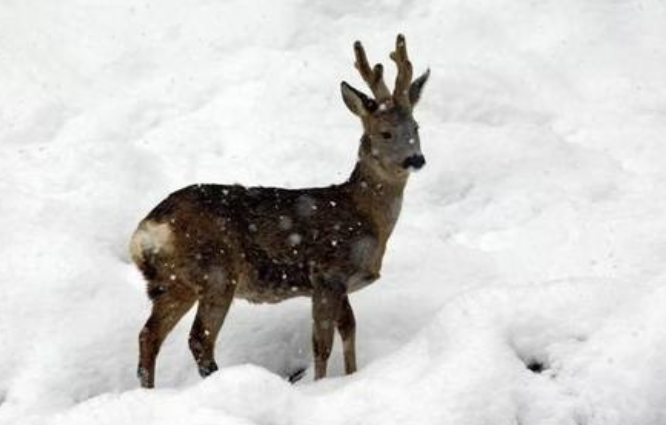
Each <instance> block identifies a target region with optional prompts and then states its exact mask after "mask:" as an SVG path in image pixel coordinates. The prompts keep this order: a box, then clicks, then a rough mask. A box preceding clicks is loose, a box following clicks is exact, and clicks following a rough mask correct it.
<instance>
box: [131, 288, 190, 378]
mask: <svg viewBox="0 0 666 425" xmlns="http://www.w3.org/2000/svg"><path fill="white" fill-rule="evenodd" d="M174 283H175V282H173V283H172V284H171V285H170V286H169V287H168V289H167V290H166V291H165V292H159V291H157V292H155V291H153V292H151V291H150V290H149V294H152V295H151V296H152V297H153V298H152V299H153V309H152V312H151V314H150V317H149V318H148V320H147V321H146V324H145V325H144V326H143V329H142V330H141V333H140V334H139V367H138V370H137V375H138V377H139V380H140V381H141V386H142V387H144V388H153V387H154V386H155V361H156V359H157V354H158V353H159V351H160V347H161V346H162V343H163V342H164V340H165V339H166V337H167V335H168V334H169V332H171V330H172V329H173V328H174V326H176V324H177V323H178V321H179V320H180V319H181V318H182V317H183V316H184V315H185V313H187V311H188V310H189V309H190V308H191V307H192V305H193V304H194V302H195V301H196V296H195V294H194V292H193V291H192V290H190V289H188V288H185V287H180V286H176V285H175V284H174Z"/></svg>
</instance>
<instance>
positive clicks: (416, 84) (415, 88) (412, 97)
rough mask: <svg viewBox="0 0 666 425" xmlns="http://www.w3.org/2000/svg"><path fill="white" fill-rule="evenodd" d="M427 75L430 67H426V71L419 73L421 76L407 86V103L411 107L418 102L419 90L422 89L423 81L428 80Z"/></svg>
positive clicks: (428, 75)
mask: <svg viewBox="0 0 666 425" xmlns="http://www.w3.org/2000/svg"><path fill="white" fill-rule="evenodd" d="M428 77H430V69H427V70H426V72H424V73H423V74H421V76H420V77H419V78H417V79H416V80H414V81H413V82H412V84H411V85H410V86H409V103H410V104H411V105H412V107H413V106H416V104H417V103H418V102H419V99H420V98H421V91H422V90H423V87H424V86H425V83H426V82H427V81H428Z"/></svg>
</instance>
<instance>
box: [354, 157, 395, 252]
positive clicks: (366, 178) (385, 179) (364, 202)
mask: <svg viewBox="0 0 666 425" xmlns="http://www.w3.org/2000/svg"><path fill="white" fill-rule="evenodd" d="M371 161H373V160H372V159H371V158H367V157H366V158H363V157H361V158H359V160H358V162H357V163H356V166H355V168H354V171H353V172H352V175H351V177H350V178H349V180H348V182H347V184H348V186H349V187H350V191H351V193H352V198H353V200H354V203H355V205H356V208H357V209H358V210H359V212H361V213H362V214H363V215H366V216H368V217H370V219H371V221H372V222H373V224H374V225H375V228H376V230H377V232H378V237H379V241H380V242H381V244H382V245H385V244H386V241H387V240H388V238H389V236H390V235H391V232H392V231H393V228H394V227H395V223H396V222H397V220H398V216H399V215H400V210H401V208H402V196H403V192H404V190H405V185H406V184H407V177H408V175H407V174H405V175H404V176H401V177H395V176H387V175H386V174H385V173H384V172H382V171H380V170H379V169H378V165H377V164H373V163H371Z"/></svg>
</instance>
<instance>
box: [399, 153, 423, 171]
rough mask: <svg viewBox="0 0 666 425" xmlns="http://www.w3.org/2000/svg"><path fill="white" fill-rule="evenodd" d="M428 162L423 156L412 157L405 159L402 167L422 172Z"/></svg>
mask: <svg viewBox="0 0 666 425" xmlns="http://www.w3.org/2000/svg"><path fill="white" fill-rule="evenodd" d="M425 163H426V160H425V158H424V157H423V155H412V156H410V157H408V158H407V159H405V160H404V161H403V163H402V167H403V168H404V169H406V170H414V171H416V170H420V169H421V168H423V166H424V165H425Z"/></svg>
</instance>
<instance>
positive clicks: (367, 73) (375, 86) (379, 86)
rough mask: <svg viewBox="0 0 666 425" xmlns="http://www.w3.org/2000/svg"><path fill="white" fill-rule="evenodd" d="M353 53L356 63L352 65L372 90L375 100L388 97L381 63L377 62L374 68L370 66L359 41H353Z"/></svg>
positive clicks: (388, 93) (389, 94) (389, 93)
mask: <svg viewBox="0 0 666 425" xmlns="http://www.w3.org/2000/svg"><path fill="white" fill-rule="evenodd" d="M354 53H355V54H356V63H354V66H355V67H356V69H358V72H359V73H360V74H361V77H363V80H365V82H366V83H367V84H368V86H369V87H370V90H372V94H373V95H374V96H375V100H377V101H382V100H384V99H390V98H391V92H389V89H388V87H386V83H385V82H384V67H383V66H382V64H380V63H378V64H376V65H375V66H374V68H372V69H371V68H370V64H369V63H368V57H367V56H366V55H365V50H364V49H363V45H362V44H361V42H360V41H357V42H355V43H354Z"/></svg>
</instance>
